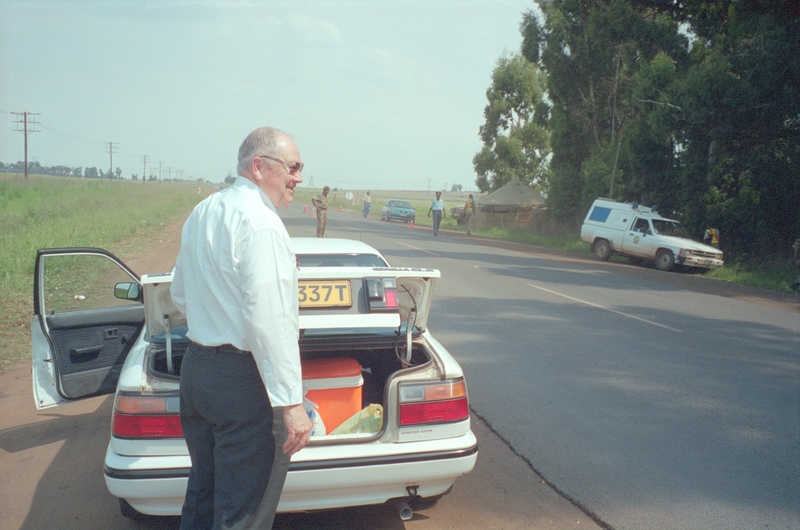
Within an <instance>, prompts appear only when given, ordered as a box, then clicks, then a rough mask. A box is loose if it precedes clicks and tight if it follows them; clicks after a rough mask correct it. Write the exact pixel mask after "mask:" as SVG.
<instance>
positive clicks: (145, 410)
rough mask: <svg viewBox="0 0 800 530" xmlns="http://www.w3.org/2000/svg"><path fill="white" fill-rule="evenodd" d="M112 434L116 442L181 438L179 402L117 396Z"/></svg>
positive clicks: (166, 397) (172, 398)
mask: <svg viewBox="0 0 800 530" xmlns="http://www.w3.org/2000/svg"><path fill="white" fill-rule="evenodd" d="M111 434H112V435H114V436H116V437H117V438H180V437H182V436H183V429H182V428H181V418H180V398H179V397H178V396H165V397H159V396H129V395H124V394H120V395H118V396H117V399H116V401H115V402H114V414H113V416H112V418H111Z"/></svg>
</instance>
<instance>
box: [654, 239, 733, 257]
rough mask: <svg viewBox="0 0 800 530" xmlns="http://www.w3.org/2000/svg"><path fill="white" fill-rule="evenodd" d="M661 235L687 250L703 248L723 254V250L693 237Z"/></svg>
mask: <svg viewBox="0 0 800 530" xmlns="http://www.w3.org/2000/svg"><path fill="white" fill-rule="evenodd" d="M659 237H661V238H663V239H664V240H666V241H669V242H670V243H672V244H673V245H675V246H676V247H680V248H684V249H687V250H701V251H703V252H711V253H714V254H722V251H721V250H720V249H718V248H714V247H712V246H709V245H705V244H703V243H698V242H697V241H693V240H691V239H686V238H683V237H677V236H663V235H659Z"/></svg>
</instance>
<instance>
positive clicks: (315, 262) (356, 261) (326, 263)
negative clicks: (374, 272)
mask: <svg viewBox="0 0 800 530" xmlns="http://www.w3.org/2000/svg"><path fill="white" fill-rule="evenodd" d="M297 259H298V260H299V261H300V266H301V267H388V266H389V264H388V263H386V262H385V261H384V260H383V259H381V257H380V256H376V255H375V254H298V255H297Z"/></svg>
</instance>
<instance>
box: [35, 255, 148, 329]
mask: <svg viewBox="0 0 800 530" xmlns="http://www.w3.org/2000/svg"><path fill="white" fill-rule="evenodd" d="M43 260H44V261H43V272H44V278H43V283H42V286H41V288H42V295H43V308H42V310H43V311H44V312H45V313H46V314H55V313H63V312H68V311H80V310H87V309H100V308H107V307H117V306H125V305H141V303H140V302H136V301H131V300H121V299H119V298H117V297H115V296H114V286H115V285H116V284H117V283H120V282H134V281H136V279H135V278H133V277H132V276H131V275H130V274H128V273H127V272H126V271H125V270H124V269H123V268H121V267H120V266H119V265H118V264H117V263H115V262H114V261H112V260H111V259H109V258H107V257H105V256H102V255H97V254H85V255H82V254H79V255H55V256H44V258H43Z"/></svg>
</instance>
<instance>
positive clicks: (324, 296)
mask: <svg viewBox="0 0 800 530" xmlns="http://www.w3.org/2000/svg"><path fill="white" fill-rule="evenodd" d="M297 295H298V300H299V301H300V307H350V306H351V305H353V299H352V295H351V293H350V282H349V281H348V280H330V281H329V280H316V281H300V282H298V285H297Z"/></svg>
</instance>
